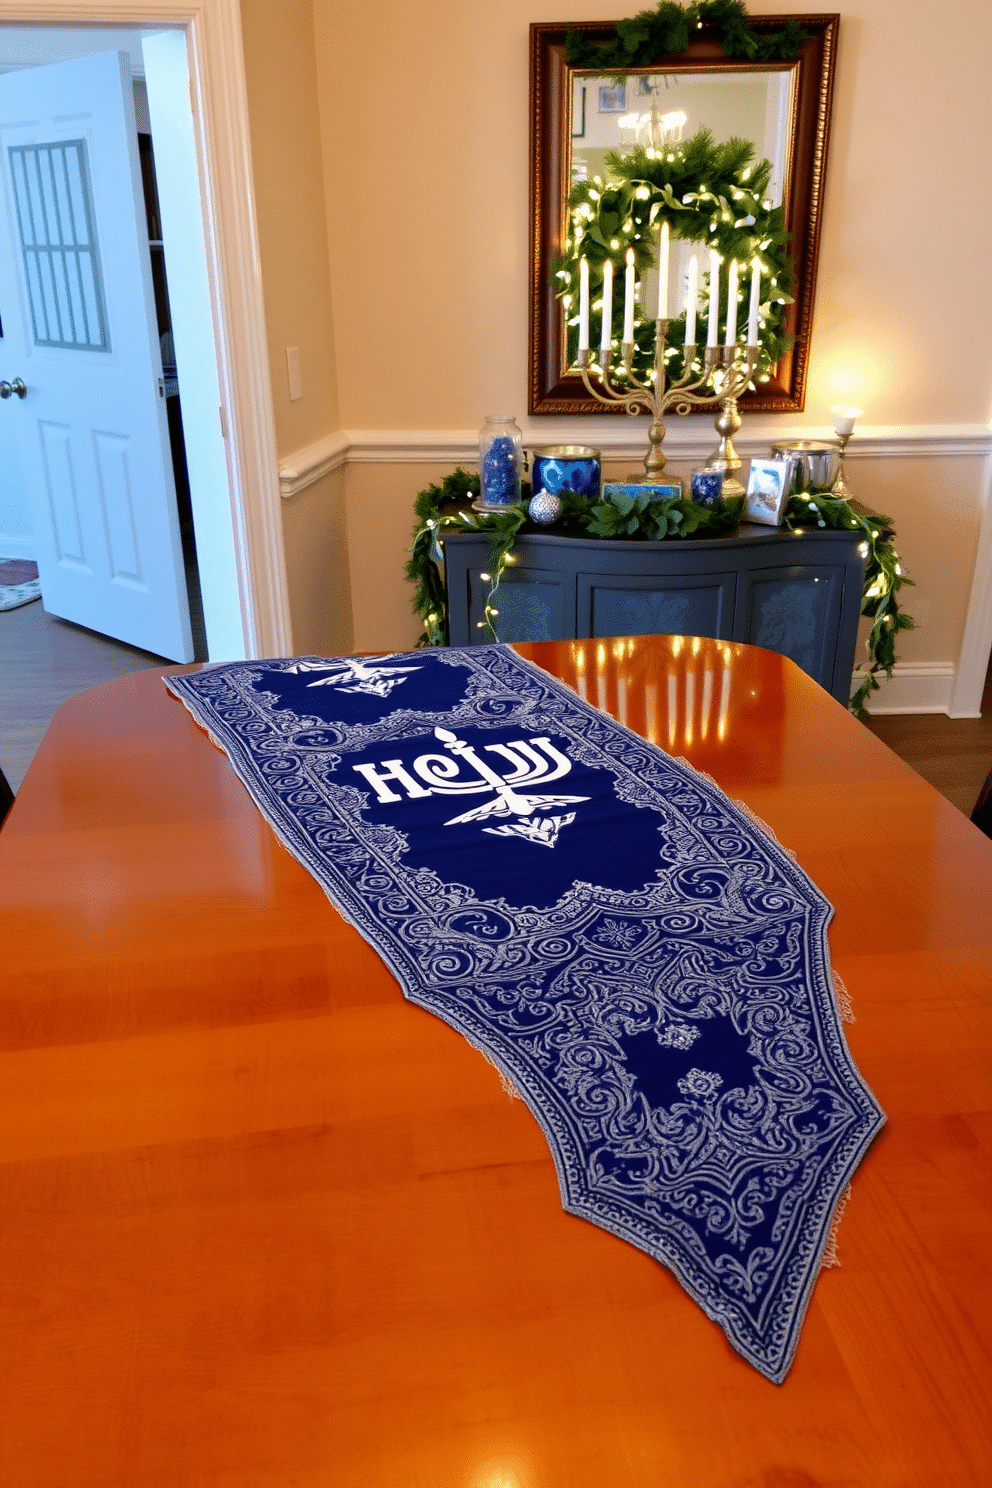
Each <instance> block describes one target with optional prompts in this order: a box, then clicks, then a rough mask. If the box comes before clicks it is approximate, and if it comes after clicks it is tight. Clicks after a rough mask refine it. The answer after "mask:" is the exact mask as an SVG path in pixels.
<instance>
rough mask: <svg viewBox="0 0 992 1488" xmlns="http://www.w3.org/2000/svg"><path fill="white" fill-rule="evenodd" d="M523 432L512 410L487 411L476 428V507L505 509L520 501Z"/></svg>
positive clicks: (481, 509)
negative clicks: (477, 490) (477, 480)
mask: <svg viewBox="0 0 992 1488" xmlns="http://www.w3.org/2000/svg"><path fill="white" fill-rule="evenodd" d="M522 468H523V435H522V434H521V432H520V430H519V429H518V428H517V423H516V419H515V417H514V415H513V414H512V413H487V414H486V422H485V423H484V424H483V426H482V428H481V429H480V430H479V482H480V484H481V487H482V490H481V493H480V495H479V499H478V500H477V501H474V502H473V503H472V504H473V506H474V507H475V509H476V511H505V510H506V509H507V507H510V506H516V505H517V503H518V502H519V501H520V476H521V471H522Z"/></svg>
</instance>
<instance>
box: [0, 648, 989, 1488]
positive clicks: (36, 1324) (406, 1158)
mask: <svg viewBox="0 0 992 1488" xmlns="http://www.w3.org/2000/svg"><path fill="white" fill-rule="evenodd" d="M517 649H519V650H520V651H521V652H522V653H523V654H524V655H526V656H529V657H531V658H532V659H533V660H535V661H536V662H538V663H539V664H540V665H542V666H544V667H546V668H547V669H548V670H549V671H552V672H554V673H556V674H557V675H559V676H561V677H562V678H563V679H564V680H565V681H566V682H567V683H569V684H571V685H572V686H573V687H577V688H578V690H579V691H581V692H583V693H584V694H585V695H586V696H587V697H588V698H589V700H590V701H591V702H593V703H596V704H598V705H599V706H600V707H602V708H604V709H605V710H606V711H608V712H610V713H612V714H614V715H615V716H617V717H619V718H620V719H621V720H622V721H624V722H626V723H627V724H628V725H629V726H630V727H632V728H634V729H636V730H638V731H639V732H641V733H643V734H644V735H646V736H647V737H648V738H649V739H652V740H653V741H654V742H655V743H657V744H659V745H660V746H661V747H662V748H664V749H666V750H668V751H669V752H671V753H673V754H676V755H681V756H684V757H685V758H687V759H689V760H690V761H691V762H692V763H693V764H694V765H695V766H696V767H697V768H699V769H701V770H704V771H706V772H707V773H708V774H710V775H711V776H713V777H714V778H715V779H716V781H717V782H718V784H719V785H721V786H722V787H723V788H724V789H725V790H726V791H727V793H728V794H729V795H730V796H732V797H733V798H735V799H740V800H743V801H744V802H746V804H747V805H748V806H749V807H750V808H751V809H752V810H753V811H754V812H756V813H757V815H758V816H759V817H761V818H762V819H763V820H764V821H765V822H767V823H768V825H769V826H770V827H771V828H772V829H773V830H774V832H775V833H776V834H777V836H778V837H779V839H780V841H781V842H782V843H783V845H785V846H786V847H788V848H790V849H792V850H793V851H794V852H795V853H796V855H797V857H798V861H799V863H800V864H801V866H802V867H803V868H804V869H805V870H806V871H807V872H808V874H809V875H810V877H811V878H812V879H813V880H814V882H815V883H816V884H818V886H819V887H820V889H821V890H822V891H823V892H824V894H825V895H826V896H827V897H828V898H829V899H830V901H831V902H832V903H833V905H834V906H835V917H834V920H833V924H832V926H831V930H830V944H831V950H832V955H833V960H834V965H835V967H836V969H837V971H838V972H839V973H840V975H841V976H842V977H843V980H844V982H845V983H846V985H847V988H848V990H849V992H850V995H851V998H852V1001H853V1004H854V1009H855V1012H856V1015H857V1022H856V1023H854V1024H853V1025H851V1026H850V1027H849V1028H848V1030H847V1036H848V1040H849V1043H850V1046H851V1049H852V1052H853V1054H854V1057H855V1059H856V1061H857V1063H858V1065H859V1068H860V1069H861V1071H862V1073H863V1075H864V1076H865V1078H866V1079H867V1081H868V1082H869V1084H870V1085H871V1087H872V1089H873V1090H874V1092H875V1094H876V1095H877V1096H878V1098H879V1100H880V1102H881V1104H882V1106H883V1107H884V1109H885V1110H886V1112H887V1114H888V1118H889V1121H888V1125H887V1126H886V1128H885V1130H884V1131H883V1132H882V1134H881V1135H880V1137H879V1138H878V1139H877V1141H876V1142H875V1144H874V1146H873V1147H872V1148H871V1149H870V1151H869V1153H868V1155H867V1157H866V1159H865V1160H864V1162H863V1164H862V1166H861V1167H860V1169H859V1170H858V1173H857V1175H856V1176H855V1180H854V1186H853V1195H852V1198H851V1201H850V1204H849V1206H848V1208H847V1210H846V1213H845V1215H844V1219H843V1222H842V1225H841V1228H840V1236H839V1250H840V1259H841V1266H840V1267H839V1268H836V1269H830V1270H825V1271H823V1272H822V1273H821V1276H820V1278H819V1281H818V1283H817V1286H816V1290H815V1293H814V1296H813V1300H812V1303H811V1305H810V1309H809V1313H808V1315H807V1319H806V1324H805V1328H804V1332H803V1335H802V1338H801V1341H800V1344H799V1349H798V1353H797V1356H796V1362H795V1364H794V1366H793V1368H792V1371H791V1373H790V1374H789V1376H788V1378H787V1379H786V1381H785V1383H784V1384H783V1385H781V1386H776V1385H773V1384H770V1383H769V1382H768V1381H767V1380H766V1379H764V1378H763V1377H762V1376H761V1375H759V1374H758V1373H757V1372H756V1371H755V1370H754V1369H753V1368H751V1367H750V1366H749V1365H748V1364H746V1363H745V1362H744V1361H743V1360H742V1359H741V1358H739V1357H738V1356H737V1355H736V1354H735V1353H734V1351H733V1350H732V1349H731V1347H730V1345H729V1344H728V1343H727V1341H726V1339H725V1338H724V1336H723V1333H722V1332H721V1331H720V1329H719V1328H718V1327H717V1326H716V1325H715V1324H713V1323H711V1322H709V1321H708V1320H707V1318H706V1317H705V1316H704V1315H703V1313H702V1312H701V1311H700V1309H699V1308H698V1307H697V1306H696V1305H695V1304H694V1303H693V1302H692V1301H691V1300H690V1299H689V1297H688V1296H687V1295H686V1294H685V1292H683V1290H682V1288H681V1287H680V1286H679V1285H678V1284H677V1283H676V1281H675V1280H674V1278H673V1277H672V1276H671V1275H670V1274H669V1273H668V1272H667V1271H666V1270H665V1269H664V1268H663V1267H661V1266H660V1265H658V1264H657V1263H656V1262H655V1261H653V1260H651V1259H650V1258H649V1257H648V1256H646V1255H644V1254H642V1253H641V1252H640V1251H638V1250H636V1249H634V1248H633V1247H632V1246H630V1245H628V1244H625V1243H624V1242H623V1241H621V1240H619V1239H616V1238H615V1237H613V1236H611V1235H609V1234H607V1233H605V1232H604V1231H602V1230H600V1229H598V1228H596V1227H594V1226H593V1225H590V1224H587V1223H585V1222H584V1221H582V1220H579V1219H577V1218H574V1217H572V1216H569V1215H566V1214H564V1213H563V1212H562V1209H561V1205H560V1202H559V1196H558V1188H557V1181H556V1177H555V1171H554V1167H553V1164H552V1161H551V1158H550V1155H549V1152H548V1149H547V1147H546V1144H545V1141H544V1138H543V1136H542V1134H541V1132H540V1130H539V1128H538V1126H537V1123H536V1122H535V1121H534V1119H533V1118H532V1117H531V1115H530V1113H529V1112H528V1110H527V1108H526V1107H525V1106H524V1104H523V1103H522V1102H520V1101H515V1100H510V1099H509V1098H508V1097H507V1096H506V1094H504V1092H503V1090H502V1088H501V1085H500V1081H499V1078H498V1076H497V1074H496V1072H495V1070H494V1069H492V1068H491V1066H490V1065H489V1064H488V1063H487V1062H486V1061H485V1060H484V1059H483V1058H482V1057H481V1056H480V1055H479V1054H478V1053H477V1052H475V1051H474V1050H473V1049H472V1048H470V1046H469V1045H468V1044H467V1043H466V1042H465V1040H464V1039H462V1038H461V1037H460V1036H459V1035H458V1034H456V1033H455V1032H453V1031H452V1030H451V1029H450V1028H448V1027H447V1026H446V1025H445V1024H444V1023H442V1022H441V1021H439V1020H438V1019H436V1018H434V1017H432V1016H431V1015H430V1014H428V1013H426V1012H424V1011H422V1010H420V1009H418V1008H416V1007H413V1006H411V1005H410V1004H407V1003H406V1002H404V1000H403V998H402V996H401V994H400V991H399V987H398V986H397V984H396V982H395V981H394V980H393V978H392V977H391V976H390V974H389V973H388V971H387V970H386V968H385V966H384V965H383V963H382V962H381V961H380V960H379V958H378V956H377V955H376V954H375V952H374V951H373V950H371V949H370V947H369V946H368V945H367V944H366V943H365V942H364V941H363V940H362V938H361V937H360V936H359V935H358V933H357V932H356V931H355V930H353V929H351V928H350V927H349V926H348V925H346V924H345V923H344V922H343V921H342V920H341V918H340V917H339V916H338V914H337V913H336V912H335V910H334V909H333V908H332V907H331V905H330V904H329V902H328V901H327V899H326V898H325V896H324V895H323V893H322V892H321V890H320V889H319V888H318V886H317V884H316V883H315V882H314V881H313V880H312V879H311V878H310V877H309V875H308V874H307V873H306V872H305V871H304V870H303V869H302V868H301V867H300V866H299V865H298V864H297V863H296V862H295V861H294V860H293V859H292V858H291V857H290V856H289V854H288V853H287V852H286V851H285V850H284V849H283V848H282V847H281V846H280V845H279V844H278V842H277V841H276V839H275V837H274V836H273V834H272V832H271V831H270V829H269V827H268V826H267V825H266V823H265V821H264V820H263V819H262V817H261V816H260V815H259V813H258V812H257V810H256V809H255V807H254V806H253V805H252V803H251V802H250V800H249V798H248V796H247V794H246V793H245V791H244V789H243V787H242V786H241V785H240V784H239V782H238V780H237V779H236V778H235V776H234V774H233V772H232V770H231V769H230V767H229V765H228V763H227V761H226V758H225V757H224V756H223V755H222V754H221V753H220V752H219V751H218V750H217V749H216V748H215V747H214V746H213V745H212V744H211V743H210V741H209V739H208V738H207V737H206V735H205V734H203V733H202V732H201V731H200V730H199V729H198V728H197V727H196V725H195V724H194V723H193V721H192V720H191V718H190V717H189V715H188V714H187V713H186V711H185V709H184V708H183V707H182V705H181V704H180V703H178V702H177V701H176V700H175V699H174V698H172V697H171V696H170V695H169V694H168V693H167V691H166V689H165V687H164V686H163V683H162V680H161V673H157V672H143V673H139V674H138V675H136V676H134V677H126V678H123V679H120V680H117V681H114V682H110V683H107V684H106V685H104V686H101V687H96V688H94V689H92V690H91V691H89V692H87V693H84V694H82V695H81V696H80V697H77V698H75V699H73V700H72V701H71V702H68V703H66V704H65V705H64V706H63V707H62V708H61V709H60V710H59V712H58V714H57V715H56V718H55V721H54V723H53V725H52V728H51V729H50V731H49V733H48V734H47V736H46V738H45V740H44V742H43V743H42V746H41V749H40V751H39V753H38V755H37V757H36V759H35V761H34V763H33V765H32V766H31V769H30V770H29V772H28V775H27V778H26V780H25V782H24V785H23V787H22V790H21V792H20V794H19V796H18V799H17V801H16V803H15V806H14V808H13V811H12V813H11V815H10V817H9V819H8V822H7V825H6V826H5V828H4V829H3V831H2V833H0V957H2V959H0V967H2V976H0V1488H159V1485H161V1488H201V1485H202V1488H207V1485H209V1488H291V1485H292V1488H820V1485H822V1488H849V1485H852V1488H853V1485H856V1488H944V1485H947V1488H965V1485H969V1488H970V1485H975V1488H989V1485H990V1484H992V1445H990V1442H992V1432H990V1380H992V1371H990V1336H989V1335H990V1321H992V1308H990V1290H992V1287H990V1275H992V1244H990V1240H992V1232H990V1213H989V1211H990V1187H992V1184H990V1161H989V1159H990V1152H989V1148H990V1104H992V1047H990V1046H992V1035H990V1016H989V1014H990V1001H992V842H989V841H988V840H986V839H985V838H984V837H983V836H981V834H980V833H979V832H978V831H977V830H976V829H975V828H974V827H972V826H971V825H970V823H969V822H968V821H967V820H966V819H965V818H964V817H963V816H962V815H961V814H960V813H959V812H958V811H956V810H955V809H954V807H952V806H950V805H949V804H948V803H947V802H946V801H944V800H943V799H942V798H941V797H940V796H939V795H938V794H937V793H936V792H935V791H934V790H932V789H931V788H930V787H929V786H928V785H926V784H925V783H924V782H923V781H922V780H921V779H920V778H919V777H918V776H917V775H915V774H914V773H913V772H912V771H911V770H910V769H909V768H908V767H907V766H905V765H903V764H902V763H901V762H900V761H899V760H898V759H897V758H896V757H895V756H894V755H893V754H891V753H890V752H889V751H888V750H887V749H886V748H885V747H884V746H883V745H881V744H880V743H879V742H878V741H877V740H876V739H874V738H873V737H872V736H871V735H870V734H869V732H868V731H867V730H866V729H864V728H863V727H862V726H861V725H859V724H858V723H856V722H855V721H854V720H853V719H852V718H850V717H849V716H848V715H847V714H846V713H845V712H844V711H843V709H842V708H841V707H840V706H839V705H838V704H837V703H835V702H834V701H833V700H832V699H831V698H830V697H829V696H828V695H827V694H826V693H825V692H823V691H822V690H821V689H820V688H818V687H817V686H816V685H815V684H814V683H812V682H811V681H810V680H809V679H808V678H807V677H806V676H805V675H804V674H803V673H802V672H800V671H799V670H798V669H797V668H796V667H795V666H793V665H792V663H791V662H789V661H786V660H784V659H783V658H781V657H779V656H776V655H773V654H771V653H770V652H765V651H760V650H756V649H754V648H751V647H747V646H742V645H731V644H727V643H724V642H718V641H703V640H688V639H685V638H679V637H675V638H672V637H640V638H637V639H634V640H626V641H599V642H598V641H579V642H573V641H569V642H561V643H547V644H533V645H527V646H520V647H518V648H517ZM181 670H189V668H168V669H166V671H167V672H172V671H181Z"/></svg>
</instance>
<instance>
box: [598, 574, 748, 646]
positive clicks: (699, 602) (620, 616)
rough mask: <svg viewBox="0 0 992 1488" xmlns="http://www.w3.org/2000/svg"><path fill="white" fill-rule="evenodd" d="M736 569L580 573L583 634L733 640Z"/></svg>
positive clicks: (736, 582)
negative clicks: (690, 572)
mask: <svg viewBox="0 0 992 1488" xmlns="http://www.w3.org/2000/svg"><path fill="white" fill-rule="evenodd" d="M737 584H738V576H737V574H736V573H702V574H684V573H683V574H616V573H612V574H603V573H580V574H579V575H578V589H577V593H576V630H577V632H578V634H579V635H580V636H634V635H698V636H712V637H713V638H714V639H716V640H730V639H731V638H732V636H733V633H734V629H733V628H734V602H735V598H736V592H737Z"/></svg>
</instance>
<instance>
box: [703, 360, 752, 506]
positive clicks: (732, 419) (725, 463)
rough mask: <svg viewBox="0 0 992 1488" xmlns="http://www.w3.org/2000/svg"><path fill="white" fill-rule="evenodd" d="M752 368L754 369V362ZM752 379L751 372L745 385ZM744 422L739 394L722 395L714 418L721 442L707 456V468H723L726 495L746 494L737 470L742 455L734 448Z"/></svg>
mask: <svg viewBox="0 0 992 1488" xmlns="http://www.w3.org/2000/svg"><path fill="white" fill-rule="evenodd" d="M750 370H753V364H752V366H751V369H750ZM750 380H751V379H750V372H749V375H748V377H747V380H746V381H745V383H744V387H747V384H748V382H750ZM739 391H743V389H739ZM721 393H722V389H721ZM743 422H744V421H743V419H742V418H741V416H740V413H739V412H738V409H737V394H736V393H733V394H730V395H728V396H727V397H721V399H720V411H719V413H718V414H717V416H716V418H715V419H714V420H713V424H714V427H715V429H716V432H717V433H718V434H719V436H720V443H719V444H718V445H717V447H716V449H715V450H714V451H713V452H712V454H710V455H708V456H707V459H706V468H707V469H708V470H722V471H723V472H724V476H723V495H724V496H725V497H726V496H743V495H744V494H745V491H744V484H743V482H742V481H740V480H738V478H737V472H738V470H740V468H741V457H740V455H739V454H738V453H737V451H736V450H735V449H734V435H735V434H736V433H737V431H738V429H739V428H740V427H741V424H742V423H743Z"/></svg>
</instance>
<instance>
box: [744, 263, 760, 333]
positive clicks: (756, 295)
mask: <svg viewBox="0 0 992 1488" xmlns="http://www.w3.org/2000/svg"><path fill="white" fill-rule="evenodd" d="M760 300H761V265H760V264H759V263H758V260H757V259H756V258H752V260H751V304H750V306H749V308H748V312H747V344H748V346H757V344H758V304H759V301H760Z"/></svg>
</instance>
